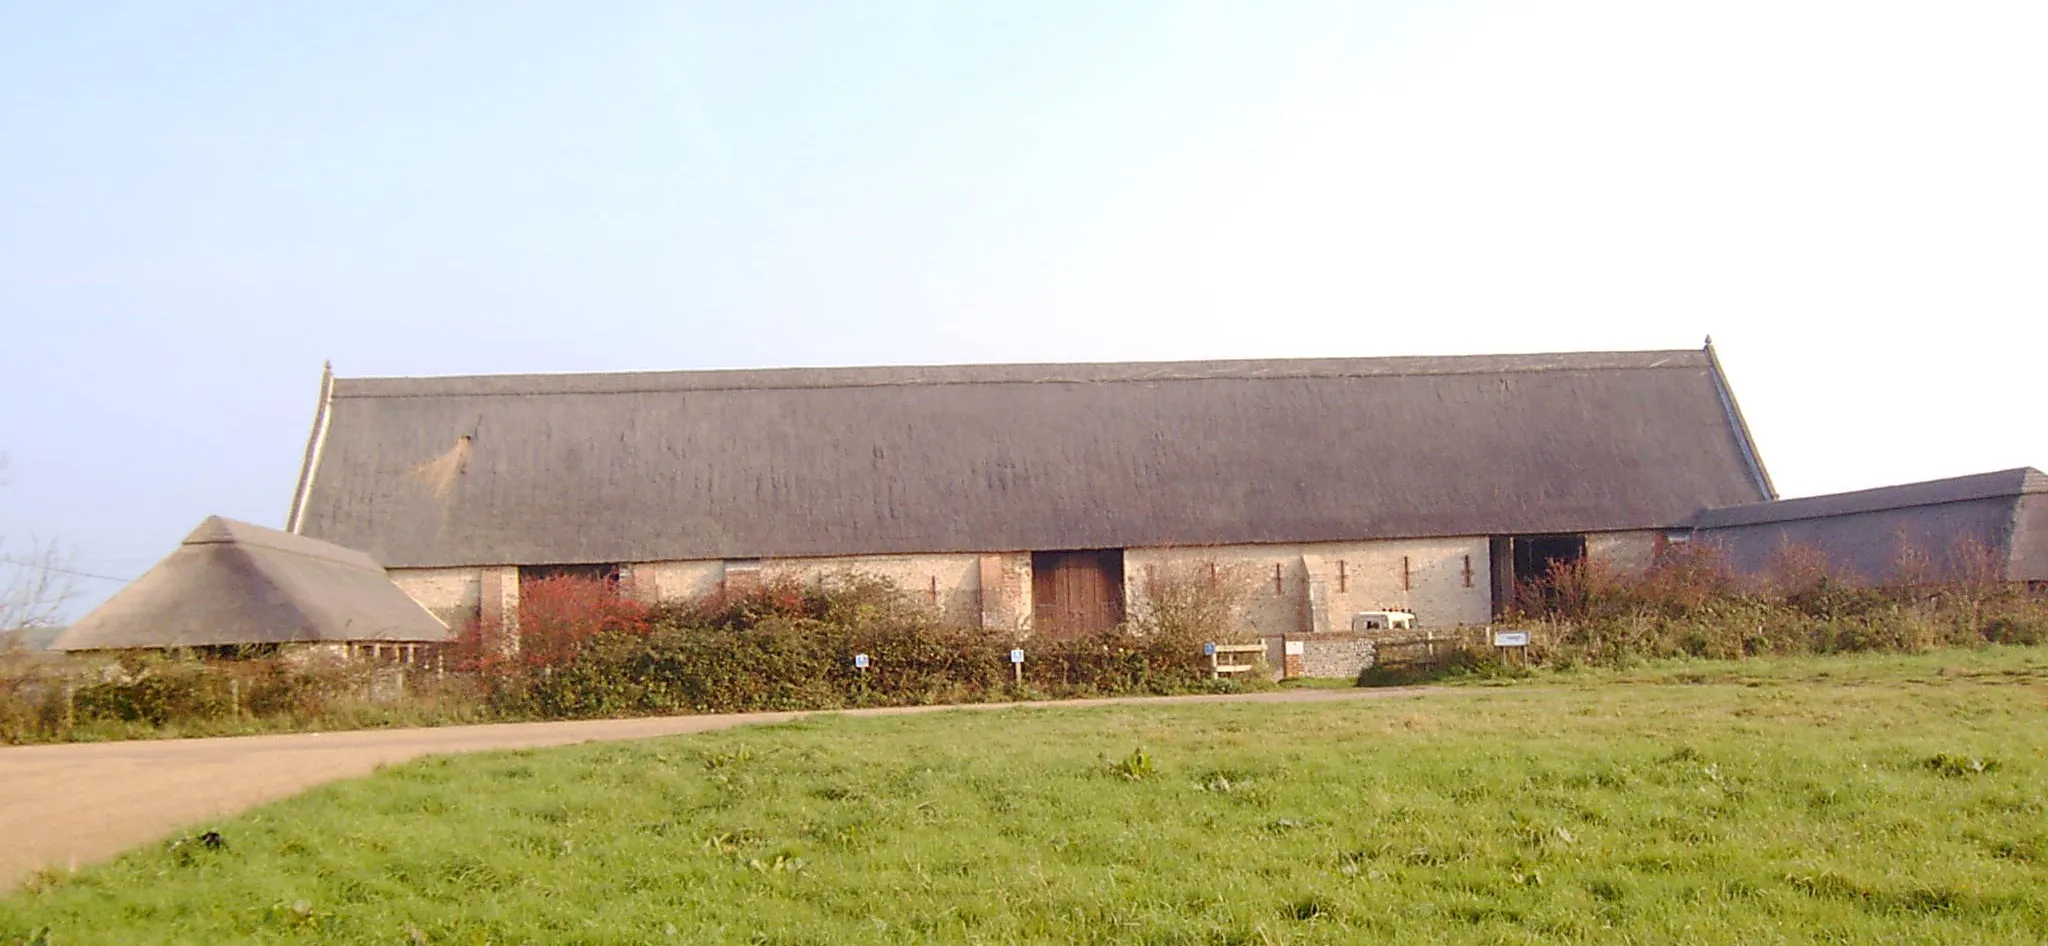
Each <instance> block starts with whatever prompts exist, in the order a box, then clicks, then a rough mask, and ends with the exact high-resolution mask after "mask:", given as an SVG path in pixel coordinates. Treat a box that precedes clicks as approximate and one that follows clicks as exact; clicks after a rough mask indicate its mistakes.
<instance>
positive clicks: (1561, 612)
mask: <svg viewBox="0 0 2048 946" xmlns="http://www.w3.org/2000/svg"><path fill="white" fill-rule="evenodd" d="M1984 558H1985V557H1984V556H1983V555H1982V553H1981V552H1980V551H1978V550H1976V549H1974V548H1973V547H1970V546H1959V547H1958V548H1957V549H1956V550H1954V551H1953V552H1951V553H1950V554H1949V555H1947V556H1946V557H1945V558H1944V561H1945V562H1946V565H1945V567H1944V569H1940V570H1937V569H1935V568H1934V566H1933V565H1932V564H1930V562H1929V557H1928V556H1926V555H1924V554H1918V553H1916V554H1913V555H1902V556H1901V558H1900V562H1899V563H1898V565H1897V566H1896V567H1895V568H1894V570H1893V571H1894V574H1893V575H1892V576H1891V577H1890V580H1891V581H1892V582H1894V583H1893V584H1889V585H1884V586H1877V585H1871V584H1868V583H1866V582H1865V581H1864V580H1863V579H1862V578H1861V577H1860V576H1857V575H1853V574H1845V573H1841V572H1839V571H1837V570H1835V569H1833V568H1832V567H1831V566H1830V565H1829V563H1828V561H1827V559H1826V557H1825V556H1823V555H1821V554H1820V553H1818V552H1816V551H1814V550H1812V549H1808V548H1803V547H1798V546H1787V547H1786V548H1783V549H1780V550H1779V552H1778V554H1777V555H1776V556H1775V557H1774V559H1773V561H1772V563H1771V567H1770V568H1769V569H1768V570H1767V572H1766V574H1764V575H1762V576H1756V577H1746V576H1741V575H1738V574H1737V573H1736V572H1735V571H1734V570H1733V569H1731V568H1730V567H1729V566H1728V564H1727V562H1726V561H1725V560H1724V559H1723V558H1722V557H1721V555H1720V553H1719V552H1718V551H1717V550H1716V549H1714V548H1713V547H1711V546H1681V547H1678V548H1675V549H1672V550H1670V551H1668V552H1667V553H1665V554H1664V555H1662V556H1660V557H1659V559H1658V561H1657V562H1656V563H1655V564H1653V565H1652V566H1651V567H1650V568H1649V569H1647V570H1645V571H1642V572H1640V573H1634V574H1623V573H1619V572H1617V571H1615V570H1613V569H1611V568H1609V567H1607V566H1606V565H1605V564H1604V563H1601V562H1597V561H1593V562H1576V563H1569V564H1566V563H1559V564H1557V565H1555V566H1553V567H1552V569H1551V570H1550V572H1549V573H1548V574H1545V575H1543V576H1540V577H1539V578H1537V579H1536V580H1533V581H1530V582H1526V583H1524V584H1523V585H1522V586H1521V587H1520V588H1518V589H1517V594H1516V607H1515V609H1514V613H1513V614H1511V615H1510V620H1511V621H1514V622H1517V623H1521V624H1523V625H1527V626H1531V627H1533V628H1535V629H1537V630H1538V631H1539V633H1538V635H1537V636H1538V639H1539V640H1540V642H1541V644H1542V646H1541V648H1540V650H1539V651H1538V654H1539V655H1540V656H1541V657H1543V658H1545V659H1547V660H1549V661H1550V662H1553V663H1559V664H1576V663H1589V664H1597V665H1602V666H1624V665H1627V664H1630V663H1633V662H1636V661H1640V660H1645V659H1654V658H1662V657H1679V656H1686V657H1706V658H1717V659H1733V658H1742V657H1749V656H1757V655H1766V654H1828V653H1845V652H1856V651H1918V650H1926V649H1929V648H1933V647H1943V646H1957V645H1964V646H1967V645H1978V644H2032V643H2041V642H2043V641H2044V640H2048V596H2044V594H2043V593H2042V592H2041V591H2039V590H2032V589H2029V588H2028V587H2026V586H2024V585H2016V584H2008V583H2004V582H2001V581H1998V580H1996V573H1995V571H1987V570H1986V568H1985V566H1984V565H1983V561H1984ZM1937 574H1939V575H1945V576H1947V577H1945V578H1942V579H1940V580H1935V579H1934V578H1932V577H1930V576H1933V575H1937Z"/></svg>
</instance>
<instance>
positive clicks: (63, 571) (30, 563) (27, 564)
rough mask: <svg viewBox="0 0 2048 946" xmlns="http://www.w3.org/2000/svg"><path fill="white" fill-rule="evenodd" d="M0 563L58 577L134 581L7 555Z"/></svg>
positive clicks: (3, 556) (122, 581)
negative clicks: (52, 573)
mask: <svg viewBox="0 0 2048 946" xmlns="http://www.w3.org/2000/svg"><path fill="white" fill-rule="evenodd" d="M0 562H4V563H6V564H9V565H20V566H22V567H24V568H40V569H43V570H45V571H53V572H56V573H58V574H60V575H75V576H77V577H79V578H97V579H99V580H100V581H118V582H120V583H122V584H124V585H125V584H127V583H129V582H131V581H134V580H135V579H133V578H116V577H114V576H112V575H97V574H94V573H92V572H82V571H79V570H78V569H75V568H65V567H64V566H62V565H52V564H50V563H48V562H38V561H36V560H35V559H31V558H14V557H12V556H8V555H0Z"/></svg>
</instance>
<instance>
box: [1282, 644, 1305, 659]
mask: <svg viewBox="0 0 2048 946" xmlns="http://www.w3.org/2000/svg"><path fill="white" fill-rule="evenodd" d="M1307 653H1308V642H1307V641H1288V642H1287V656H1289V657H1300V656H1303V655H1305V654H1307Z"/></svg>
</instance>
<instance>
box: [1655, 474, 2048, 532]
mask: <svg viewBox="0 0 2048 946" xmlns="http://www.w3.org/2000/svg"><path fill="white" fill-rule="evenodd" d="M2030 493H2048V475H2044V474H2042V472H2041V471H2040V470H2036V469H2034V468H2032V467H2020V468H2018V469H2012V470H2000V471H1998V472H1996V473H1978V474H1975V475H1972V476H1956V477H1950V478H1948V479H1940V480H1928V481H1926V482H1922V483H1907V484H1904V485H1900V486H1880V487H1878V488H1876V489H1861V490H1856V491H1854V492H1848V493H1830V494H1828V495H1825V496H1804V497H1800V498H1798V499H1780V500H1777V501H1775V502H1768V503H1757V504H1754V505H1746V506H1732V507H1729V508H1725V509H1708V510H1706V511H1704V512H1701V513H1700V516H1699V519H1698V520H1697V521H1696V522H1695V525H1697V526H1698V527H1699V528H1701V529H1724V528H1729V527H1732V526H1745V525H1758V524H1762V523H1766V522H1793V521H1798V520H1802V519H1825V518H1830V517H1834V516H1850V515H1855V514H1858V513H1866V512H1879V511H1883V510H1892V509H1912V508H1916V507H1921V506H1941V505H1946V504H1949V503H1965V502H1972V501H1975V500H1980V499H2001V498H2009V497H2018V496H2023V495H2027V494H2030Z"/></svg>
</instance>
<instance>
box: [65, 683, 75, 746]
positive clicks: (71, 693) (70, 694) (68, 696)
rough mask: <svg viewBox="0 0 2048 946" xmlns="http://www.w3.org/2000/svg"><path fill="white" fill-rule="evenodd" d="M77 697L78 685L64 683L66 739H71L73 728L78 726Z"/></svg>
mask: <svg viewBox="0 0 2048 946" xmlns="http://www.w3.org/2000/svg"><path fill="white" fill-rule="evenodd" d="M77 696H78V684H77V683H75V682H72V681H70V680H66V681H64V738H66V739H69V738H71V730H72V727H74V726H76V725H78V708H77V705H76V699H77Z"/></svg>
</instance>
